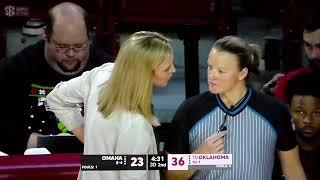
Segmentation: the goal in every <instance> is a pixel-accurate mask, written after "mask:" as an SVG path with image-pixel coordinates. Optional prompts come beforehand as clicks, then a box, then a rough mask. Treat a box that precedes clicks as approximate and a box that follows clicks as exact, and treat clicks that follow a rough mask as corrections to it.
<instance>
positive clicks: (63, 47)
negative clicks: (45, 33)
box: [51, 38, 89, 53]
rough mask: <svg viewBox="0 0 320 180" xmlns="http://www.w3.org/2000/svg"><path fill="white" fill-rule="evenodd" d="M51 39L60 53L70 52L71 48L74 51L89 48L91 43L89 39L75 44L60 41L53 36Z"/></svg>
mask: <svg viewBox="0 0 320 180" xmlns="http://www.w3.org/2000/svg"><path fill="white" fill-rule="evenodd" d="M51 41H52V42H53V43H54V45H55V48H56V51H57V52H59V53H68V52H69V50H72V51H73V52H76V53H77V52H80V51H83V50H85V49H87V47H88V45H89V40H86V41H85V42H83V43H79V44H74V45H67V44H62V43H58V42H57V41H55V40H54V39H53V38H51Z"/></svg>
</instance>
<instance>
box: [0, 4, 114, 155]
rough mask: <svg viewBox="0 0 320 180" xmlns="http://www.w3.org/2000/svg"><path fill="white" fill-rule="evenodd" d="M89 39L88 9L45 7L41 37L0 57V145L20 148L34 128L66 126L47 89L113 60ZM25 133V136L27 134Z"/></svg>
mask: <svg viewBox="0 0 320 180" xmlns="http://www.w3.org/2000/svg"><path fill="white" fill-rule="evenodd" d="M112 60H113V59H112V57H111V56H110V55H108V54H106V53H104V52H103V51H100V50H98V49H97V48H96V47H94V45H93V44H92V43H91V41H90V37H89V29H88V21H87V13H86V11H85V10H84V9H83V8H82V7H80V6H78V5H76V4H73V3H69V2H65V3H61V4H58V5H56V6H55V7H53V8H52V9H50V10H49V12H48V18H47V22H46V28H45V38H44V40H41V41H39V42H37V43H36V44H34V45H31V46H29V47H26V48H25V49H23V50H22V51H21V52H19V53H17V54H16V55H14V56H12V57H9V58H7V59H5V60H2V61H1V62H0V83H1V85H2V88H1V90H0V96H1V102H0V114H1V117H0V122H1V126H0V133H1V134H0V150H1V151H3V152H5V153H8V154H15V153H23V152H24V150H25V149H26V145H27V141H28V140H29V139H30V141H29V145H30V146H35V144H36V142H35V140H36V137H37V134H58V133H61V132H66V131H68V130H67V129H66V128H65V127H64V125H63V124H62V123H60V124H59V122H58V120H57V118H56V117H55V116H54V114H53V113H52V112H50V109H49V108H48V106H47V103H46V95H47V94H48V93H49V92H50V91H51V90H52V89H53V87H54V86H55V85H56V84H57V83H59V82H61V81H65V80H69V79H71V78H74V77H76V76H79V75H81V74H82V73H83V72H84V71H87V70H90V69H92V68H94V67H96V66H100V65H101V64H103V63H105V62H108V61H112ZM29 137H30V138H29Z"/></svg>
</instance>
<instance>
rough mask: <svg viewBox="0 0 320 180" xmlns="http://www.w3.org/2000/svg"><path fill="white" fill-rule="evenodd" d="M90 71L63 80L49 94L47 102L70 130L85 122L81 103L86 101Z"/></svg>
mask: <svg viewBox="0 0 320 180" xmlns="http://www.w3.org/2000/svg"><path fill="white" fill-rule="evenodd" d="M90 73H91V72H90V71H87V72H84V73H83V74H82V75H81V76H79V77H76V78H73V79H71V80H69V81H66V82H61V83H59V84H57V85H56V86H55V88H54V89H53V90H52V91H51V92H50V93H49V94H48V96H47V103H48V105H49V107H50V109H51V111H53V112H54V113H55V115H56V117H57V118H58V119H59V120H60V121H62V122H63V123H64V125H65V126H66V127H67V128H68V130H72V129H74V128H77V127H79V126H80V125H82V124H83V123H84V117H83V116H82V114H81V108H80V107H79V104H81V103H83V102H84V99H86V96H88V92H89V88H90V77H89V76H90Z"/></svg>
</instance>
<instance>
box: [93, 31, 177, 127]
mask: <svg viewBox="0 0 320 180" xmlns="http://www.w3.org/2000/svg"><path fill="white" fill-rule="evenodd" d="M168 55H172V47H171V41H170V40H169V39H168V38H166V37H164V36H163V35H161V34H159V33H157V32H149V31H140V32H136V33H134V34H132V35H131V36H130V37H129V39H128V40H126V41H125V42H124V43H123V44H122V46H121V48H120V50H119V53H118V56H117V58H116V60H115V66H114V69H113V72H112V74H111V77H110V79H109V81H108V82H107V83H106V84H105V86H104V87H103V88H102V90H101V93H100V97H99V101H98V109H99V111H100V112H101V113H102V115H103V117H105V118H106V117H108V116H109V115H110V114H111V113H112V112H113V111H114V110H118V109H121V110H129V111H131V112H137V113H140V114H142V115H143V116H144V117H145V118H146V119H147V120H148V121H149V122H150V123H151V124H152V125H154V126H157V125H159V122H158V120H157V118H155V117H154V116H153V114H152V110H151V99H152V90H153V84H152V79H153V73H154V70H155V69H156V68H158V67H159V66H160V65H161V64H162V63H163V62H164V60H165V58H166V57H167V56H168Z"/></svg>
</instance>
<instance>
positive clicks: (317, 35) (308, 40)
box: [263, 15, 320, 103]
mask: <svg viewBox="0 0 320 180" xmlns="http://www.w3.org/2000/svg"><path fill="white" fill-rule="evenodd" d="M303 46H304V51H305V54H306V58H307V59H308V61H309V65H308V66H305V67H301V68H298V69H295V70H293V71H290V72H288V73H287V74H285V75H284V74H277V75H275V76H274V77H273V78H272V79H271V80H270V81H269V82H268V83H267V84H265V85H264V88H263V89H264V91H265V92H267V93H269V94H274V95H275V96H276V97H277V98H278V99H280V100H281V101H282V102H284V103H288V99H287V98H286V94H285V89H286V86H287V81H288V80H290V79H291V78H292V77H294V76H296V75H297V74H300V73H303V72H310V71H320V17H319V15H313V16H309V17H308V18H307V19H306V22H305V25H304V31H303Z"/></svg>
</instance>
